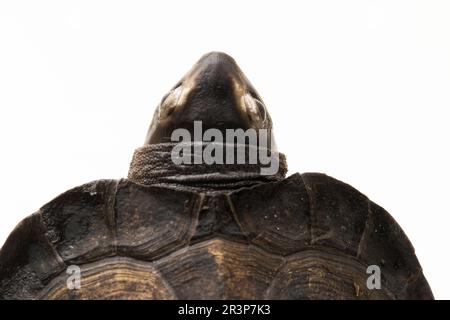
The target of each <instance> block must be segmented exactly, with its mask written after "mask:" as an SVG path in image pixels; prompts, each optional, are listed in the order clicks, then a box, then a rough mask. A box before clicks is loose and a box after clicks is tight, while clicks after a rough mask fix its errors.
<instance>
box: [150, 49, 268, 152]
mask: <svg viewBox="0 0 450 320" xmlns="http://www.w3.org/2000/svg"><path fill="white" fill-rule="evenodd" d="M194 121H201V122H202V126H203V129H204V130H207V129H210V128H214V129H218V130H220V131H222V132H225V130H226V129H243V130H246V129H249V128H253V129H268V130H271V127H272V123H271V119H270V116H269V115H268V113H267V111H266V108H265V106H264V104H263V102H262V100H261V98H260V96H259V95H258V93H257V92H256V90H255V89H254V87H253V86H252V85H251V83H250V82H249V80H248V79H247V78H246V77H245V75H244V74H243V72H242V71H241V69H240V68H239V67H238V65H237V64H236V62H235V61H234V59H233V58H231V57H230V56H229V55H227V54H225V53H221V52H211V53H208V54H205V55H204V56H203V57H201V58H200V60H199V61H198V62H197V63H196V64H195V65H194V66H193V67H192V69H191V70H190V71H189V72H188V73H187V74H186V75H185V76H184V77H183V78H182V79H181V80H180V81H179V82H178V83H177V84H176V85H175V86H174V87H173V88H172V89H171V90H170V91H169V93H168V94H166V95H165V96H164V97H163V99H162V101H161V103H160V105H159V106H158V108H157V109H156V111H155V114H154V117H153V121H152V123H151V125H150V128H149V131H148V134H147V137H146V139H145V145H147V144H156V143H164V142H169V141H170V139H171V135H172V132H173V131H174V130H175V129H179V128H183V129H187V130H189V131H190V132H191V133H193V131H194Z"/></svg>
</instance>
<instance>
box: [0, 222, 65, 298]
mask: <svg viewBox="0 0 450 320" xmlns="http://www.w3.org/2000/svg"><path fill="white" fill-rule="evenodd" d="M64 267H65V265H64V262H63V261H62V259H61V257H59V256H58V254H57V253H56V251H55V249H54V248H53V247H52V245H51V244H50V242H49V241H48V239H47V237H46V236H45V229H44V226H43V225H42V221H41V217H40V215H39V214H33V215H31V216H28V217H27V218H25V219H24V220H22V222H21V223H19V224H18V225H17V227H16V228H15V229H14V231H13V232H12V233H11V234H10V236H9V237H8V239H7V240H6V242H5V244H4V246H3V248H2V250H1V252H0V288H1V290H0V300H1V299H33V298H35V296H36V294H37V293H38V292H39V291H40V290H41V289H42V288H44V286H45V285H46V284H47V283H48V281H49V279H50V278H51V277H52V276H54V275H55V274H57V273H59V272H60V271H61V270H63V269H64Z"/></svg>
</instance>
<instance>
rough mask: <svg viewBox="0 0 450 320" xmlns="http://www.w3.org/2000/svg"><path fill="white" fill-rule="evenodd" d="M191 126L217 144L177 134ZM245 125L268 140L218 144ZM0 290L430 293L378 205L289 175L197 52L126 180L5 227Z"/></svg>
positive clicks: (234, 94)
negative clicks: (240, 155) (253, 155)
mask: <svg viewBox="0 0 450 320" xmlns="http://www.w3.org/2000/svg"><path fill="white" fill-rule="evenodd" d="M198 122H200V123H201V125H202V129H206V130H205V131H204V132H205V133H206V132H207V131H208V130H209V129H211V130H213V131H212V132H213V133H214V134H213V135H211V137H212V136H214V139H212V138H211V137H210V140H207V139H206V140H205V139H204V136H203V137H200V138H199V137H198V136H197V138H196V139H191V142H189V141H183V142H181V139H180V136H182V135H183V134H185V133H188V134H193V135H194V136H195V130H196V129H197V128H196V123H198ZM250 129H251V130H254V131H255V132H258V133H259V132H265V136H266V137H267V141H266V143H265V144H263V143H262V139H257V141H256V143H255V140H251V139H244V140H240V141H237V139H236V140H232V141H231V142H230V141H229V140H226V141H225V142H224V141H221V140H220V139H219V138H218V137H219V134H226V133H227V132H229V131H230V130H232V131H233V132H241V133H242V132H244V133H246V132H247V131H248V130H250ZM177 130H181V134H180V135H178V138H179V139H178V140H175V141H174V138H173V135H174V132H176V131H177ZM263 130H264V131H263ZM178 132H180V131H178ZM244 138H247V137H244ZM180 144H182V145H183V148H184V149H183V152H181V153H180V154H179V155H181V154H183V157H184V156H186V157H187V158H183V159H191V160H192V159H193V158H195V157H196V156H198V155H199V153H196V152H195V151H194V152H192V150H193V149H194V150H200V151H201V152H205V151H206V148H208V146H211V145H214V146H215V147H219V146H221V147H224V148H226V150H228V151H230V150H231V151H230V152H231V153H233V154H234V152H235V151H236V154H237V152H238V151H239V150H241V149H242V147H244V150H245V152H244V155H245V156H247V155H249V154H250V152H251V151H252V150H257V151H258V152H260V151H261V152H263V153H264V152H265V153H266V155H269V159H271V160H274V161H275V159H276V161H278V162H277V166H276V168H277V170H275V171H274V172H270V173H267V172H265V173H264V172H263V170H262V169H263V167H265V166H266V165H267V162H266V163H262V161H261V160H258V161H256V162H255V161H253V163H250V161H247V162H246V161H244V163H235V162H236V161H235V162H232V161H231V162H226V163H223V161H222V162H221V161H215V162H214V161H213V162H211V161H209V162H208V163H207V161H206V160H205V161H203V162H202V161H193V162H194V163H192V162H191V163H189V161H184V162H181V163H179V162H177V161H175V160H177V159H178V160H179V159H180V157H178V158H177V157H176V156H175V157H174V154H175V155H176V153H174V150H175V147H177V146H178V147H180ZM195 148H197V149H195ZM238 148H241V149H239V150H238ZM218 150H220V149H215V151H216V152H217V154H216V152H211V153H210V155H214V156H218V158H217V159H219V160H220V159H221V158H220V152H219V151H218ZM200 154H202V153H200ZM204 154H206V153H204ZM222 156H223V155H222ZM236 158H237V156H236ZM266 167H267V166H266ZM77 281H78V282H77ZM0 297H1V298H2V299H51V300H53V299H133V300H134V299H148V300H165V299H187V300H189V299H268V300H272V299H273V300H275V299H283V300H284V299H336V300H347V299H348V300H353V299H434V298H433V294H432V291H431V289H430V286H429V285H428V283H427V280H426V279H425V277H424V274H423V271H422V268H421V265H420V263H419V261H418V259H417V257H416V255H415V252H414V248H413V246H412V244H411V242H410V241H409V239H408V238H407V236H406V235H405V233H404V232H403V231H402V229H401V227H400V226H399V225H398V224H397V222H396V221H395V220H394V218H393V217H392V216H391V215H390V214H389V213H388V212H387V211H386V210H384V209H383V208H382V207H381V206H379V205H377V204H375V203H374V202H372V201H371V200H369V198H368V197H367V196H365V195H364V194H363V193H361V192H360V191H358V190H356V189H355V188H353V187H352V186H350V185H348V184H346V183H344V182H342V181H339V180H337V179H335V178H332V177H330V176H328V175H326V174H323V173H302V174H300V173H295V174H292V175H290V176H288V177H287V162H286V157H285V156H284V154H282V153H280V152H278V151H277V150H276V145H275V143H274V139H273V130H272V120H271V118H270V115H269V113H268V111H267V108H266V106H265V104H264V102H263V100H262V99H261V97H260V95H259V94H258V93H257V91H256V90H255V88H254V87H253V85H252V84H251V83H250V81H249V80H248V78H247V77H246V76H245V75H244V73H243V72H242V70H241V69H240V68H239V66H238V65H237V64H236V62H235V60H234V59H233V58H232V57H230V56H229V55H227V54H225V53H222V52H211V53H208V54H206V55H204V56H202V57H201V58H200V60H199V61H198V62H197V63H196V64H194V66H193V67H192V69H191V70H190V71H188V73H187V74H186V75H185V76H184V77H183V78H182V79H181V80H180V81H179V82H178V83H177V84H176V85H175V86H174V87H173V88H172V89H171V90H170V91H169V93H168V94H166V95H165V96H164V97H163V99H162V100H161V102H160V103H159V105H158V106H157V108H156V111H155V113H154V116H153V119H152V121H151V124H150V128H149V130H148V133H147V136H146V138H145V142H144V144H143V146H142V147H139V148H137V149H136V150H135V151H134V154H133V157H132V160H131V165H130V169H129V172H128V176H127V178H122V179H103V180H96V181H92V182H89V183H87V184H83V185H81V186H77V187H75V188H73V189H71V190H68V191H66V192H64V193H62V194H61V195H59V196H58V197H56V198H55V199H54V200H52V201H50V202H49V203H47V204H45V205H44V206H43V207H42V208H40V209H39V210H38V211H37V212H36V213H34V214H32V215H30V216H28V217H27V218H25V219H24V220H23V221H22V222H20V223H19V224H18V225H17V226H16V228H15V229H14V230H13V231H12V233H11V234H10V235H9V237H8V238H7V241H6V242H5V244H4V245H3V247H2V249H1V252H0Z"/></svg>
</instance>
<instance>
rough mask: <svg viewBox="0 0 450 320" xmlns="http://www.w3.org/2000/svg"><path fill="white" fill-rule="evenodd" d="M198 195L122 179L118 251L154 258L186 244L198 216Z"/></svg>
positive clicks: (117, 230) (126, 254) (129, 254)
mask: <svg viewBox="0 0 450 320" xmlns="http://www.w3.org/2000/svg"><path fill="white" fill-rule="evenodd" d="M199 198H200V197H199V195H198V194H196V193H193V192H188V191H179V190H173V189H169V188H162V187H156V186H143V185H139V184H136V183H134V182H131V181H129V180H122V182H121V183H120V184H119V186H118V188H117V194H116V206H115V207H116V235H117V253H118V254H119V255H122V256H129V257H133V258H137V259H142V260H153V259H156V258H157V257H159V256H161V255H165V254H168V253H169V252H171V251H173V250H176V249H178V248H180V247H182V246H184V245H186V244H187V243H188V242H189V241H190V238H191V237H192V235H193V233H194V231H195V226H196V223H197V216H198V209H197V206H198V203H199V202H200V201H199Z"/></svg>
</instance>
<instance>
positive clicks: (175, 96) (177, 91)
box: [159, 86, 182, 119]
mask: <svg viewBox="0 0 450 320" xmlns="http://www.w3.org/2000/svg"><path fill="white" fill-rule="evenodd" d="M181 92H182V86H177V87H175V88H174V89H172V90H170V91H169V93H168V94H166V95H165V96H164V97H163V98H162V100H161V103H160V105H159V118H160V119H164V118H167V117H168V116H170V115H171V114H172V113H173V111H174V110H175V109H176V107H177V105H178V100H179V99H180V96H181Z"/></svg>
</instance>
